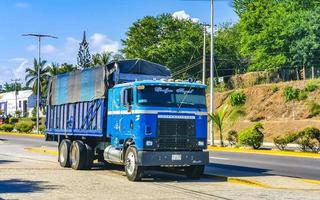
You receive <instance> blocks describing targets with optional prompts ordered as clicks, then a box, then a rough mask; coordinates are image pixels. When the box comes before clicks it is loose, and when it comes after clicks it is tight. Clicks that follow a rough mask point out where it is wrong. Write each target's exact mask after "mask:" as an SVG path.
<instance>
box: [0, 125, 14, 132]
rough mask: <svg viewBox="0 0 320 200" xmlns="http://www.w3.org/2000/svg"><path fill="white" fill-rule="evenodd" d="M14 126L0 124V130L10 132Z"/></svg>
mask: <svg viewBox="0 0 320 200" xmlns="http://www.w3.org/2000/svg"><path fill="white" fill-rule="evenodd" d="M13 128H14V126H13V125H12V124H2V125H0V130H1V131H5V132H11V131H12V130H13Z"/></svg>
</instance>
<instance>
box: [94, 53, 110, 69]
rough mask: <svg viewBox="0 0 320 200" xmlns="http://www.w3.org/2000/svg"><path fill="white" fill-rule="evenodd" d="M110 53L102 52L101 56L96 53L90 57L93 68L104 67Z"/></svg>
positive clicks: (108, 60)
mask: <svg viewBox="0 0 320 200" xmlns="http://www.w3.org/2000/svg"><path fill="white" fill-rule="evenodd" d="M111 54H112V53H111V52H103V53H102V54H99V53H96V54H94V55H92V64H93V66H100V65H106V64H108V63H109V62H110V60H111Z"/></svg>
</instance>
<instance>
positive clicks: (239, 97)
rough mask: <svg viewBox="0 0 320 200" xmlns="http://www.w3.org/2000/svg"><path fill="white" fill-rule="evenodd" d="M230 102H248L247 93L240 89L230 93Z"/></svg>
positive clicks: (236, 104) (240, 104)
mask: <svg viewBox="0 0 320 200" xmlns="http://www.w3.org/2000/svg"><path fill="white" fill-rule="evenodd" d="M230 103H231V105H232V106H242V105H244V104H245V103H246V95H245V93H244V92H243V91H242V90H240V91H235V92H233V93H231V94H230Z"/></svg>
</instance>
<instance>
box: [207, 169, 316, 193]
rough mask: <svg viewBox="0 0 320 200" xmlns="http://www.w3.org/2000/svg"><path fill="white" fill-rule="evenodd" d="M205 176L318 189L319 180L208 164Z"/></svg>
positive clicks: (260, 185)
mask: <svg viewBox="0 0 320 200" xmlns="http://www.w3.org/2000/svg"><path fill="white" fill-rule="evenodd" d="M205 176H207V177H209V178H210V177H211V178H217V179H221V180H224V181H226V182H231V183H237V184H245V185H251V186H256V187H261V188H270V189H287V190H319V191H320V181H318V180H311V179H301V178H295V177H285V176H276V175H271V174H263V173H253V172H243V171H238V170H230V169H221V168H216V167H208V166H207V167H206V169H205Z"/></svg>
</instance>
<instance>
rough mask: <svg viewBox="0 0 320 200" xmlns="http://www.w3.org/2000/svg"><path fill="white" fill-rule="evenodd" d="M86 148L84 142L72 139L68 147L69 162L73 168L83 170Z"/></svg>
mask: <svg viewBox="0 0 320 200" xmlns="http://www.w3.org/2000/svg"><path fill="white" fill-rule="evenodd" d="M86 160H87V149H86V146H85V144H84V143H83V142H82V141H80V140H77V141H73V142H72V145H71V149H70V164H71V168H72V169H75V170H83V169H85V166H86Z"/></svg>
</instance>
